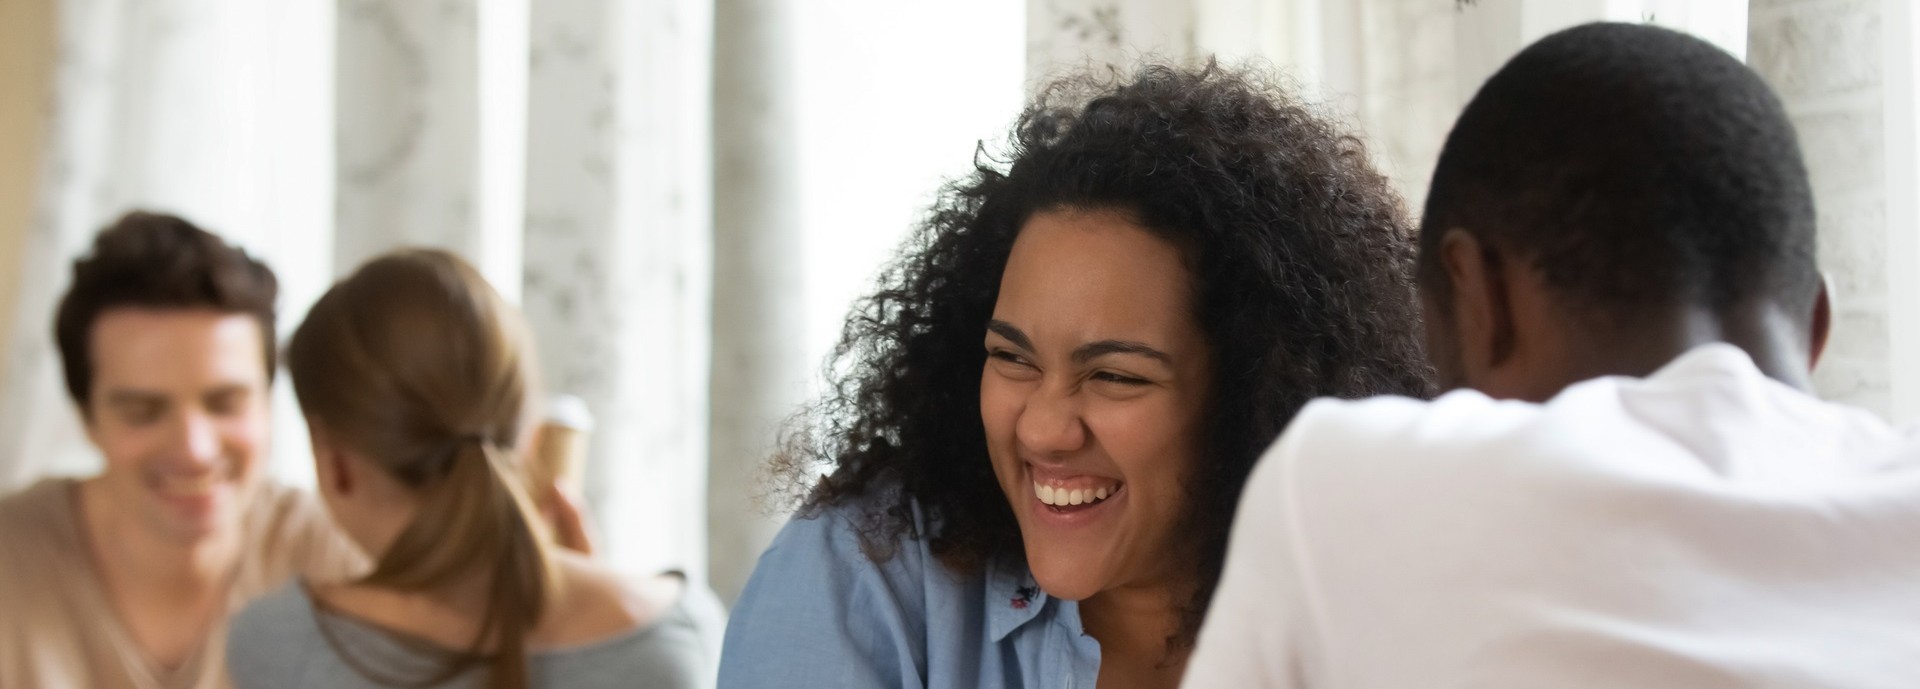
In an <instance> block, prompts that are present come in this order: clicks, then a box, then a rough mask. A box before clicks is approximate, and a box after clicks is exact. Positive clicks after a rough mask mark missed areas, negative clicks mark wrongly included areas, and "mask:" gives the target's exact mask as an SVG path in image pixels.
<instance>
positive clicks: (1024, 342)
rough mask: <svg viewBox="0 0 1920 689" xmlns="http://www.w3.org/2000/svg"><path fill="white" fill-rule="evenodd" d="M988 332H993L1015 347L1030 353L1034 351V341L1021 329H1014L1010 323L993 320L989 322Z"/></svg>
mask: <svg viewBox="0 0 1920 689" xmlns="http://www.w3.org/2000/svg"><path fill="white" fill-rule="evenodd" d="M987 330H989V331H992V332H994V333H995V334H998V335H999V336H1001V337H1004V338H1007V340H1008V341H1010V342H1012V343H1013V346H1015V347H1019V348H1021V349H1024V350H1027V351H1029V352H1031V351H1033V340H1032V339H1030V338H1028V337H1027V334H1026V333H1025V332H1022V331H1021V330H1020V329H1019V328H1016V327H1013V324H1012V323H1008V322H1006V321H1003V320H1000V319H998V318H995V319H991V320H988V321H987Z"/></svg>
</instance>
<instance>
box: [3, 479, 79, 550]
mask: <svg viewBox="0 0 1920 689" xmlns="http://www.w3.org/2000/svg"><path fill="white" fill-rule="evenodd" d="M77 483H78V481H76V480H75V479H71V478H47V479H41V480H40V481H38V482H36V483H34V484H32V485H30V486H27V487H26V488H23V489H20V490H18V491H15V492H14V493H12V494H9V495H7V496H6V497H4V498H0V554H4V555H5V556H7V557H9V558H11V557H16V556H19V557H25V556H28V555H30V554H29V553H23V552H18V551H20V550H21V549H28V550H43V549H45V548H49V547H64V546H75V545H78V543H77V542H75V539H74V538H73V537H72V536H73V534H74V533H75V532H74V530H75V529H76V528H77V524H76V523H75V522H76V519H75V517H76V514H75V512H74V509H73V490H74V486H75V485H76V484H77ZM15 561H17V560H15Z"/></svg>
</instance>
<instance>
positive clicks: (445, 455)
mask: <svg viewBox="0 0 1920 689" xmlns="http://www.w3.org/2000/svg"><path fill="white" fill-rule="evenodd" d="M468 445H478V446H480V449H481V450H482V451H484V450H486V449H487V448H490V447H493V448H497V447H499V444H498V443H495V442H493V439H492V438H489V437H487V435H486V434H484V433H461V434H459V435H456V436H453V437H451V438H448V439H447V440H446V442H444V443H442V444H441V445H440V452H439V453H438V454H439V457H440V469H441V471H440V473H442V474H444V473H446V472H448V471H452V470H453V463H454V461H455V460H456V459H458V458H459V457H460V450H461V449H462V448H465V447H466V446H468Z"/></svg>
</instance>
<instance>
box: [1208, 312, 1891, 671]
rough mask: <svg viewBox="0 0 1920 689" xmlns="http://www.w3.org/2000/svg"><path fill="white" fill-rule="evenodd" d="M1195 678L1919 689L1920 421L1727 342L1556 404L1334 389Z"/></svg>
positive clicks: (1312, 417) (1248, 502)
mask: <svg viewBox="0 0 1920 689" xmlns="http://www.w3.org/2000/svg"><path fill="white" fill-rule="evenodd" d="M1186 686H1188V687H1199V688H1206V689H1212V688H1215V687H1221V688H1226V687H1289V688H1312V689H1362V688H1366V689H1376V688H1377V689H1386V688H1389V687H1391V688H1396V689H1398V688H1404V687H1422V688H1426V689H1450V688H1465V687H1473V688H1475V689H1521V688H1526V689H1536V688H1540V687H1570V688H1579V689H1609V688H1621V689H1625V688H1627V687H1632V688H1634V689H1668V688H1673V689H1678V688H1680V687H1685V688H1687V689H1721V688H1726V689H1732V688H1735V687H1738V688H1739V689H1756V688H1765V689H1776V688H1778V689H1785V688H1788V687H1793V688H1802V687H1804V688H1808V689H1812V688H1814V687H1819V688H1821V689H1912V688H1913V687H1920V434H1916V433H1913V432H1906V433H1903V432H1899V431H1896V430H1894V429H1893V428H1891V427H1889V426H1888V425H1887V424H1885V423H1884V422H1882V421H1880V420H1879V419H1877V418H1876V417H1874V416H1872V415H1870V414H1867V413H1865V412H1862V411H1858V410H1854V409H1850V408H1847V407H1844V406H1840V405H1837V404H1830V403H1826V402H1822V401H1820V400H1818V399H1815V398H1813V397H1811V396H1809V395H1807V394H1805V393H1801V392H1799V391H1796V390H1793V389H1792V388H1789V387H1787V386H1785V385H1782V384H1780V383H1778V382H1776V381H1773V380H1771V379H1768V378H1766V377H1764V376H1762V375H1761V374H1760V372H1759V371H1758V370H1757V369H1756V368H1755V367H1754V365H1753V363H1752V361H1751V360H1750V359H1748V357H1747V355H1746V354H1745V353H1744V352H1743V351H1741V350H1739V349H1737V348H1734V347H1732V346H1729V345H1724V344H1716V345H1708V346H1703V347H1700V348H1697V349H1694V350H1692V351H1690V352H1688V353H1687V354H1686V355H1684V356H1682V357H1680V358H1679V359H1676V360H1674V361H1673V362H1672V363H1670V364H1668V365H1667V366H1666V367H1665V368H1663V369H1661V370H1660V371H1659V372H1657V373H1655V374H1654V375H1652V376H1651V377H1648V378H1645V379H1633V378H1603V379H1598V380H1592V381H1587V382H1584V383H1581V384H1578V385H1575V386H1572V387H1570V388H1568V389H1567V390H1566V391H1564V392H1562V393H1561V394H1560V395H1559V396H1557V397H1555V398H1554V399H1553V400H1551V401H1549V402H1547V403H1546V404H1529V403H1524V402H1502V401H1495V400H1492V399H1489V398H1487V397H1486V396H1484V395H1481V394H1479V393H1476V392H1471V391H1460V392H1454V393H1450V394H1447V395H1445V396H1443V397H1441V398H1440V399H1438V400H1435V401H1433V402H1420V401H1416V400H1409V399H1402V398H1380V399H1373V400H1366V401H1359V402H1346V401H1331V400H1326V401H1318V402H1314V403H1312V404H1310V405H1308V407H1307V408H1306V409H1305V410H1303V411H1302V412H1301V413H1300V415H1299V416H1298V418H1297V419H1296V420H1295V421H1294V422H1293V423H1292V425H1291V426H1290V427H1289V428H1288V429H1287V431H1286V433H1285V434H1284V435H1283V436H1282V437H1281V438H1280V441H1279V442H1278V443H1277V444H1275V445H1274V447H1273V448H1272V449H1270V450H1269V451H1268V452H1267V455H1266V456H1265V457H1264V458H1263V459H1262V460H1261V463H1260V464H1259V466H1258V467H1256V469H1255V470H1254V473H1253V476H1252V477H1251V478H1250V479H1249V481H1248V484H1247V488H1246V492H1245V494H1244V497H1243V498H1242V500H1241V503H1240V512H1239V516H1238V519H1237V521H1236V523H1235V525H1234V529H1233V537H1232V542H1231V545H1230V546H1229V550H1228V557H1227V565H1226V570H1225V573H1224V576H1223V578H1222V580H1221V584H1220V588H1219V590H1218V593H1217V594H1216V595H1215V597H1214V600H1213V605H1212V608H1211V613H1210V615H1209V618H1208V620H1207V622H1206V625H1205V626H1204V627H1203V629H1202V631H1201V634H1200V640H1199V647H1198V649H1197V650H1196V651H1195V653H1194V656H1193V658H1192V659H1191V661H1190V662H1189V664H1188V672H1187V677H1186Z"/></svg>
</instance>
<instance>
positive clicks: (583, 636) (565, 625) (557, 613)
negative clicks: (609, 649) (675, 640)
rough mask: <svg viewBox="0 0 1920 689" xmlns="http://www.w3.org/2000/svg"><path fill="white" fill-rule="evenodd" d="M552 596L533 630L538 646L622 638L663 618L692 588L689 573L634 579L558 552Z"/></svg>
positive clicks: (560, 645)
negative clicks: (687, 574)
mask: <svg viewBox="0 0 1920 689" xmlns="http://www.w3.org/2000/svg"><path fill="white" fill-rule="evenodd" d="M554 574H555V575H556V581H555V584H556V585H555V586H554V588H553V591H554V594H555V595H554V597H553V598H552V599H551V601H550V602H549V604H548V606H547V614H546V615H544V618H545V619H544V621H543V623H542V624H541V626H540V628H539V629H536V630H535V632H534V634H533V641H534V643H535V645H537V646H551V647H567V646H578V645H581V644H587V643H592V642H595V641H601V640H606V639H610V638H615V637H619V636H622V635H625V634H627V633H630V632H635V631H638V630H641V629H645V628H647V627H650V626H652V625H654V624H655V623H656V622H659V621H661V620H663V619H665V618H666V617H667V616H668V614H669V613H670V612H672V611H673V609H674V608H675V607H676V606H677V605H678V604H679V603H680V601H681V599H682V598H683V597H684V596H685V595H686V593H687V591H688V588H689V586H688V582H687V579H686V577H685V576H682V575H679V574H662V575H658V576H652V577H645V578H639V577H633V576H630V575H627V574H625V573H622V572H620V571H618V570H615V569H613V568H611V567H608V566H606V565H604V564H601V563H600V562H597V561H595V560H592V559H590V558H588V557H585V556H582V555H578V554H575V553H572V552H561V553H557V554H555V556H554Z"/></svg>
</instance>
